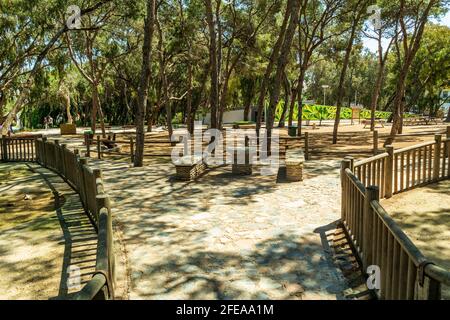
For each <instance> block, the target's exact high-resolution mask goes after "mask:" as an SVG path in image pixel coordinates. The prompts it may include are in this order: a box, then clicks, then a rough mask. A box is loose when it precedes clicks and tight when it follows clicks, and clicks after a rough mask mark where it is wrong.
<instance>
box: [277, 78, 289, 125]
mask: <svg viewBox="0 0 450 320" xmlns="http://www.w3.org/2000/svg"><path fill="white" fill-rule="evenodd" d="M283 86H284V105H283V111H282V112H281V116H280V121H279V122H278V127H279V128H284V127H285V122H286V113H287V111H288V106H289V103H290V101H291V99H290V96H291V84H290V83H289V79H288V77H287V74H286V72H285V73H284V77H283Z"/></svg>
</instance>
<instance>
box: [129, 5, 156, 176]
mask: <svg viewBox="0 0 450 320" xmlns="http://www.w3.org/2000/svg"><path fill="white" fill-rule="evenodd" d="M155 2H156V0H147V18H146V20H145V30H144V32H145V34H144V44H143V47H142V70H141V79H140V85H139V93H138V104H137V112H136V154H135V157H134V166H135V167H142V166H143V162H144V142H145V133H144V120H145V110H146V108H147V98H148V86H149V83H150V77H151V74H152V69H151V57H152V39H153V30H154V23H155Z"/></svg>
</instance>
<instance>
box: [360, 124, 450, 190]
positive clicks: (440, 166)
mask: <svg viewBox="0 0 450 320" xmlns="http://www.w3.org/2000/svg"><path fill="white" fill-rule="evenodd" d="M449 139H450V126H449V127H448V128H447V138H443V137H442V135H440V134H436V135H435V137H434V141H430V142H425V143H421V144H418V145H415V146H412V147H408V148H403V149H398V150H395V149H394V147H393V146H387V147H386V152H384V153H381V154H378V155H376V156H374V157H372V158H369V159H365V160H363V161H359V162H356V163H354V164H353V163H352V167H353V169H354V173H355V175H356V177H357V178H358V179H359V180H360V181H361V182H362V183H363V185H364V186H365V187H367V186H371V185H376V186H378V187H379V188H380V194H381V197H382V198H390V197H392V195H393V194H397V193H400V192H404V191H407V190H410V189H412V188H414V187H418V186H422V185H426V184H428V183H430V182H434V181H438V180H440V179H444V178H446V177H448V176H449V174H450V157H449V152H450V150H449V149H450V148H449V142H448V141H449Z"/></svg>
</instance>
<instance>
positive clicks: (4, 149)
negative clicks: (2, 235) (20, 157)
mask: <svg viewBox="0 0 450 320" xmlns="http://www.w3.org/2000/svg"><path fill="white" fill-rule="evenodd" d="M2 160H3V161H8V145H7V142H6V136H5V135H2Z"/></svg>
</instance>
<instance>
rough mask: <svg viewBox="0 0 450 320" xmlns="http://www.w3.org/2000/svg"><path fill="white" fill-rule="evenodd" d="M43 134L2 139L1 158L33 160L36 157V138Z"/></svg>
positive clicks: (23, 160)
mask: <svg viewBox="0 0 450 320" xmlns="http://www.w3.org/2000/svg"><path fill="white" fill-rule="evenodd" d="M41 137H42V135H28V136H15V137H7V136H2V137H1V139H0V146H1V147H0V159H1V160H2V161H21V162H32V161H35V159H36V152H35V150H36V147H35V143H36V139H38V138H41Z"/></svg>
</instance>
